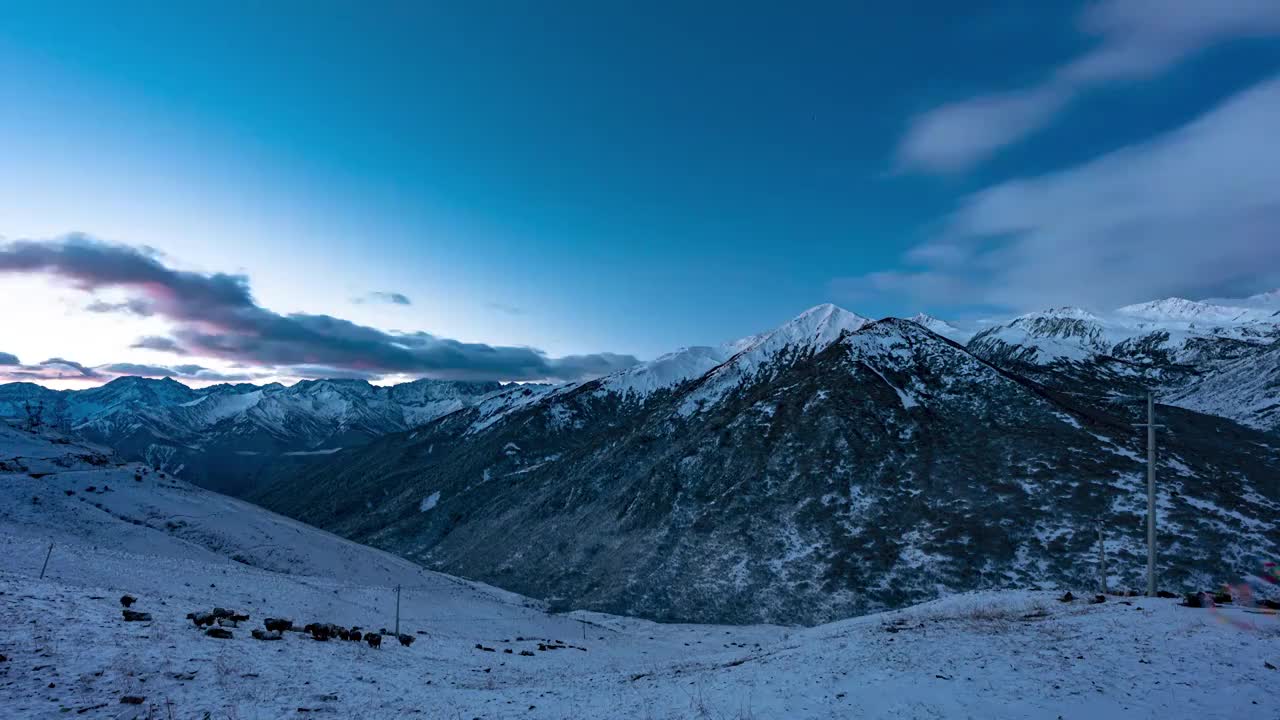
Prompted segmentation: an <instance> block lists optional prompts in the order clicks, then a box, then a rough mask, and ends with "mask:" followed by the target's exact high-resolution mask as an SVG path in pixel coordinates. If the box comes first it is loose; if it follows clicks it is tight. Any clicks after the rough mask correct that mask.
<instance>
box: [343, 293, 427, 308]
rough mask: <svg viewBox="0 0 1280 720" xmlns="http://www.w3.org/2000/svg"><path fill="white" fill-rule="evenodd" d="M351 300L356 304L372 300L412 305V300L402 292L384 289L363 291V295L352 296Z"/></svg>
mask: <svg viewBox="0 0 1280 720" xmlns="http://www.w3.org/2000/svg"><path fill="white" fill-rule="evenodd" d="M351 302H353V303H356V304H357V305H360V304H363V303H372V302H380V303H388V304H390V305H412V304H413V302H412V301H411V300H409V298H408V296H406V295H404V294H402V293H398V292H385V291H375V292H370V293H365V294H364V295H361V296H360V297H358V298H352V300H351Z"/></svg>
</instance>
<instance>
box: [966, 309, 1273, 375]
mask: <svg viewBox="0 0 1280 720" xmlns="http://www.w3.org/2000/svg"><path fill="white" fill-rule="evenodd" d="M1277 339H1280V318H1277V317H1273V316H1272V315H1271V314H1269V313H1268V312H1267V311H1260V310H1256V309H1250V308H1235V307H1225V306H1220V305H1209V304H1205V303H1197V302H1192V301H1189V300H1182V299H1179V298H1170V299H1167V300H1160V301H1156V302H1150V303H1143V304H1140V305H1130V306H1127V307H1123V308H1120V309H1118V310H1116V311H1114V312H1111V313H1106V314H1094V313H1091V312H1089V311H1086V310H1083V309H1080V308H1073V307H1063V308H1053V309H1050V310H1045V311H1041V312H1033V313H1028V314H1026V315H1021V316H1019V317H1016V318H1014V319H1012V320H1010V321H1008V322H1006V323H1002V324H999V325H995V326H992V327H988V328H986V329H984V330H982V331H981V332H979V333H977V334H976V335H975V336H974V337H973V339H972V340H970V341H969V343H968V347H969V349H971V350H972V351H973V352H974V353H976V354H978V355H979V356H981V357H983V358H985V359H987V360H989V361H991V362H994V363H997V364H1000V365H1002V366H1005V367H1008V368H1010V369H1017V370H1020V371H1023V372H1027V373H1028V374H1031V375H1034V376H1036V377H1037V379H1040V380H1046V381H1049V382H1050V383H1051V384H1052V382H1053V378H1054V377H1055V376H1061V375H1063V374H1064V373H1065V374H1066V375H1068V376H1070V377H1071V382H1076V381H1077V380H1078V374H1079V371H1080V370H1081V367H1080V366H1081V365H1094V366H1098V367H1097V369H1098V371H1099V372H1101V373H1103V374H1105V375H1108V381H1112V380H1114V378H1115V377H1118V376H1127V377H1128V378H1129V379H1131V380H1132V379H1136V380H1140V381H1141V382H1143V383H1145V384H1147V385H1155V386H1158V387H1162V388H1167V387H1177V386H1178V385H1180V384H1183V383H1185V382H1188V381H1190V380H1192V379H1194V378H1195V377H1196V376H1198V375H1200V374H1203V373H1205V372H1209V371H1211V370H1213V369H1214V368H1216V367H1218V366H1219V365H1221V364H1224V363H1228V362H1232V361H1235V360H1237V359H1239V358H1242V357H1245V356H1248V355H1251V354H1254V353H1256V352H1259V351H1261V350H1264V349H1265V348H1267V347H1270V346H1271V345H1272V344H1273V343H1275V342H1276V340H1277ZM1046 371H1048V372H1046Z"/></svg>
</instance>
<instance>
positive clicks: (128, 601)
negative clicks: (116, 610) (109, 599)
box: [120, 595, 138, 607]
mask: <svg viewBox="0 0 1280 720" xmlns="http://www.w3.org/2000/svg"><path fill="white" fill-rule="evenodd" d="M136 602H138V598H136V597H134V596H132V595H122V596H121V597H120V604H121V605H123V606H125V607H129V606H130V605H132V604H134V603H136Z"/></svg>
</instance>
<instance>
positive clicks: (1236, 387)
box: [1167, 343, 1280, 431]
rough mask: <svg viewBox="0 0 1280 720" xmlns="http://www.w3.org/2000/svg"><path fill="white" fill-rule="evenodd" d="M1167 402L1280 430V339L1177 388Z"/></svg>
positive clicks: (1251, 424) (1261, 427)
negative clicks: (1276, 342) (1254, 353)
mask: <svg viewBox="0 0 1280 720" xmlns="http://www.w3.org/2000/svg"><path fill="white" fill-rule="evenodd" d="M1167 402H1168V403H1169V404H1171V405H1177V406H1179V407H1184V408H1187V409H1188V410H1195V411H1196V412H1202V413H1208V414H1210V415H1218V416H1221V417H1225V418H1231V419H1233V420H1236V421H1237V422H1240V423H1243V424H1245V425H1248V426H1250V427H1256V428H1260V429H1265V430H1275V431H1280V343H1278V344H1275V345H1272V346H1271V347H1270V348H1267V349H1266V350H1264V351H1262V352H1260V353H1258V354H1256V355H1251V356H1248V357H1244V358H1241V359H1239V360H1236V361H1235V362H1232V363H1229V364H1227V365H1224V366H1222V367H1220V368H1218V369H1216V370H1214V371H1213V372H1210V373H1209V374H1207V375H1206V376H1204V377H1202V378H1200V379H1199V380H1196V381H1195V382H1194V383H1192V384H1191V385H1189V386H1187V387H1185V388H1182V389H1180V390H1178V391H1176V392H1175V393H1174V394H1173V395H1171V396H1170V397H1168V399H1167Z"/></svg>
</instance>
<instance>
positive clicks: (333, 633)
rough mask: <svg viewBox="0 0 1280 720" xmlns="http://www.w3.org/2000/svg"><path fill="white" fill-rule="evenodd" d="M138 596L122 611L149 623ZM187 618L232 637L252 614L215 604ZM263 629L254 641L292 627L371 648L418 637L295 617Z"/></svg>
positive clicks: (126, 599) (268, 622)
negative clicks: (297, 625)
mask: <svg viewBox="0 0 1280 720" xmlns="http://www.w3.org/2000/svg"><path fill="white" fill-rule="evenodd" d="M137 601H138V599H137V598H135V597H133V596H132V595H124V596H123V597H121V598H120V604H121V605H122V606H124V608H123V614H124V619H125V621H126V622H148V621H150V620H151V615H150V613H144V612H139V611H136V610H131V609H130V607H131V606H132V605H133V604H134V603H135V602H137ZM187 619H188V620H190V621H191V622H192V623H193V624H194V625H195V626H196V627H197V628H200V629H202V630H204V634H205V635H208V636H209V637H213V638H221V639H224V640H230V639H231V638H232V637H234V635H233V634H232V632H231V630H232V629H234V628H239V627H240V623H243V622H248V620H249V615H248V614H247V613H237V612H235V611H233V610H227V609H226V608H220V607H216V608H214V609H213V610H211V611H209V612H189V613H187ZM262 624H263V627H262V628H254V629H253V630H252V631H251V633H250V634H251V635H252V636H253V639H255V640H281V639H283V638H284V633H286V632H289V631H291V630H296V631H298V632H303V633H307V634H309V635H311V637H312V638H313V639H315V640H319V641H328V640H333V639H335V638H336V639H338V640H346V641H348V642H361V641H364V642H365V643H368V645H369V647H371V648H381V647H382V638H383V637H384V636H390V637H394V638H395V639H397V640H399V641H400V644H401V645H403V646H404V647H409V646H410V645H412V644H413V641H414V640H415V639H416V638H414V636H413V635H408V634H405V633H399V634H396V633H389V632H387V630H386V628H381V629H380V630H379V631H378V632H372V631H369V632H365V631H362V630H361V629H360V628H359V627H351V628H346V627H343V626H341V625H335V624H333V623H307V624H306V625H304V626H303V627H301V628H295V627H294V625H293V621H292V620H286V619H284V618H265V619H264V620H263V621H262Z"/></svg>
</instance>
